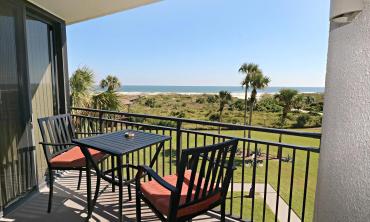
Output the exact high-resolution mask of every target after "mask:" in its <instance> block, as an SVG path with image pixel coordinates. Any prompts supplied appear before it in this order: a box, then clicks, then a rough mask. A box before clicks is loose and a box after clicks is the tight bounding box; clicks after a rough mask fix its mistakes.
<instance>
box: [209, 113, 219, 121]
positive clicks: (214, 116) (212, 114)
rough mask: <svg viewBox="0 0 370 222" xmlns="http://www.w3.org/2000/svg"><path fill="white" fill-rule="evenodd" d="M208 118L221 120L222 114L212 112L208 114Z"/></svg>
mask: <svg viewBox="0 0 370 222" xmlns="http://www.w3.org/2000/svg"><path fill="white" fill-rule="evenodd" d="M208 119H209V120H210V121H215V122H216V121H219V120H220V114H218V113H211V114H210V115H209V116H208Z"/></svg>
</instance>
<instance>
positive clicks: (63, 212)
mask: <svg viewBox="0 0 370 222" xmlns="http://www.w3.org/2000/svg"><path fill="white" fill-rule="evenodd" d="M85 178H86V177H85V176H83V179H82V183H81V189H80V190H77V182H78V172H77V171H70V172H67V173H64V174H63V175H62V176H60V177H58V178H57V179H56V181H55V186H54V197H53V206H52V211H51V213H50V214H48V213H47V212H46V210H47V204H48V194H49V193H48V191H49V189H48V188H47V187H45V188H44V189H42V190H40V192H39V193H37V194H35V195H33V196H32V197H31V198H29V199H28V200H27V201H25V202H24V203H23V204H22V205H21V206H19V207H17V208H16V209H15V210H14V211H12V212H10V213H9V214H7V215H5V217H4V218H0V221H4V222H5V221H7V222H8V221H16V222H20V221H22V222H23V221H25V222H43V221H45V222H46V221H47V222H59V221H60V222H74V221H85V218H86V209H85V207H86V181H85ZM94 179H95V176H93V180H94ZM92 185H93V188H95V181H93V183H92ZM101 189H102V190H103V192H102V193H101V195H100V196H99V198H98V201H97V204H96V206H95V209H94V212H93V215H92V218H91V219H90V221H118V190H117V189H116V192H115V193H113V192H112V189H111V186H110V185H109V184H108V183H107V182H105V181H104V180H102V184H101ZM132 193H133V199H132V200H131V201H129V200H128V194H127V187H124V196H123V198H124V204H123V220H124V221H136V211H135V195H134V189H132ZM142 220H143V221H151V222H154V221H159V220H158V218H157V217H156V216H155V215H154V213H152V211H151V210H150V209H149V208H148V207H147V206H143V207H142ZM193 221H205V222H213V221H219V218H218V215H216V214H213V213H211V212H210V213H207V214H205V215H201V216H199V217H197V218H195V219H193Z"/></svg>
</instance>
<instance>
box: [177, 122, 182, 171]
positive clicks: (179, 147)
mask: <svg viewBox="0 0 370 222" xmlns="http://www.w3.org/2000/svg"><path fill="white" fill-rule="evenodd" d="M181 125H182V122H181V120H176V171H177V170H178V166H179V162H180V155H181V145H182V137H181Z"/></svg>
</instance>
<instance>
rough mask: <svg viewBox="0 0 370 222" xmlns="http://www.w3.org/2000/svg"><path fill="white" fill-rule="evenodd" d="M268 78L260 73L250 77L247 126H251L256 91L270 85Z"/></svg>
mask: <svg viewBox="0 0 370 222" xmlns="http://www.w3.org/2000/svg"><path fill="white" fill-rule="evenodd" d="M270 81H271V80H270V78H269V77H267V76H264V75H263V74H262V71H261V70H260V71H259V72H256V73H254V74H252V75H251V78H250V87H252V94H251V98H250V104H249V105H250V107H249V125H252V114H253V107H254V105H255V103H256V100H257V90H258V89H264V88H266V87H267V86H268V84H269V83H270ZM248 134H249V135H248V138H250V130H249V132H248Z"/></svg>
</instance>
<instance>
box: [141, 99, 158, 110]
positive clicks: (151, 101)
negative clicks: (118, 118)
mask: <svg viewBox="0 0 370 222" xmlns="http://www.w3.org/2000/svg"><path fill="white" fill-rule="evenodd" d="M155 104H156V101H155V99H154V98H148V99H147V100H145V103H144V105H145V106H149V107H150V108H154V107H155Z"/></svg>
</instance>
